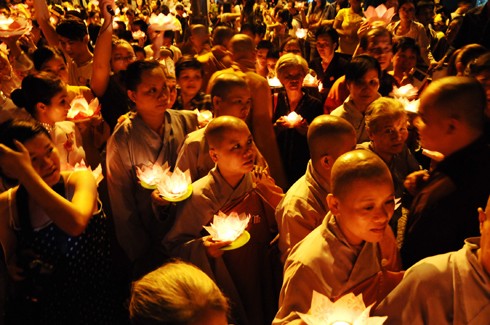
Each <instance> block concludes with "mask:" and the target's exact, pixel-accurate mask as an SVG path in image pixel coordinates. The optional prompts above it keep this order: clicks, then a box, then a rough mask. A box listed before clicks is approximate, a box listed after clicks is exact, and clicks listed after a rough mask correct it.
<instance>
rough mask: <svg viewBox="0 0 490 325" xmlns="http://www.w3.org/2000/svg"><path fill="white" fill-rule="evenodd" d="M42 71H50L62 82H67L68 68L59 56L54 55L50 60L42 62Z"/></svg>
mask: <svg viewBox="0 0 490 325" xmlns="http://www.w3.org/2000/svg"><path fill="white" fill-rule="evenodd" d="M42 71H47V72H51V73H52V74H55V75H57V76H58V77H60V79H61V80H62V81H63V82H64V83H67V82H68V70H67V68H66V64H65V61H63V59H62V58H61V57H59V56H55V57H54V58H52V59H51V60H49V61H47V62H46V63H44V66H43V69H42Z"/></svg>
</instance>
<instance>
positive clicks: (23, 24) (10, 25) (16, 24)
mask: <svg viewBox="0 0 490 325" xmlns="http://www.w3.org/2000/svg"><path fill="white" fill-rule="evenodd" d="M31 29H32V24H31V22H30V21H29V19H27V18H25V17H23V16H17V17H13V16H10V17H7V16H5V15H2V14H0V37H11V36H18V35H23V34H25V33H27V32H29V31H30V30H31Z"/></svg>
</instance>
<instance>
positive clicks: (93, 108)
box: [66, 96, 100, 122]
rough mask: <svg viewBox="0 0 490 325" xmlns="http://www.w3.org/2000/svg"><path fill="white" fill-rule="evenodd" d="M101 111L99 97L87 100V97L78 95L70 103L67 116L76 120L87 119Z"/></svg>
mask: <svg viewBox="0 0 490 325" xmlns="http://www.w3.org/2000/svg"><path fill="white" fill-rule="evenodd" d="M99 112H100V106H99V100H98V99H97V98H95V99H93V100H91V101H90V104H89V103H88V102H87V100H86V99H85V97H83V96H77V97H75V98H73V100H72V101H71V103H70V110H69V111H68V114H67V116H66V117H67V118H68V119H70V120H73V121H75V122H81V121H86V120H88V119H90V118H91V117H92V116H94V115H96V114H98V113H99Z"/></svg>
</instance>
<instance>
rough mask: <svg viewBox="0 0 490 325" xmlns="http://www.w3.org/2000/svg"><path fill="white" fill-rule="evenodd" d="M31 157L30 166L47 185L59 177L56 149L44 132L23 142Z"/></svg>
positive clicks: (58, 158) (52, 183)
mask: <svg viewBox="0 0 490 325" xmlns="http://www.w3.org/2000/svg"><path fill="white" fill-rule="evenodd" d="M23 144H24V146H25V147H26V149H27V151H29V156H30V158H31V163H32V167H33V168H34V170H35V171H36V172H37V173H38V174H39V176H41V178H42V179H43V180H44V181H45V182H46V184H48V185H49V186H53V185H54V184H56V183H57V182H58V181H59V179H60V157H59V154H58V150H57V149H56V147H55V146H54V145H53V143H52V142H51V139H49V138H48V137H47V136H46V135H45V134H40V135H37V136H35V137H34V138H32V139H29V140H27V141H26V142H24V143H23Z"/></svg>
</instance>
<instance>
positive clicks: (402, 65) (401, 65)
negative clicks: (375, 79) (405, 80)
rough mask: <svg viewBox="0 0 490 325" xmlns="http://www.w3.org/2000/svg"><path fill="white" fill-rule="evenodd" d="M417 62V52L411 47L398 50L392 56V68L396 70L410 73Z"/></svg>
mask: <svg viewBox="0 0 490 325" xmlns="http://www.w3.org/2000/svg"><path fill="white" fill-rule="evenodd" d="M416 64H417V52H415V51H414V50H412V49H406V50H399V51H398V52H396V54H395V55H394V56H393V69H394V70H395V71H396V72H398V71H401V72H404V73H407V74H408V73H410V71H411V70H412V69H413V68H414V67H415V65H416Z"/></svg>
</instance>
